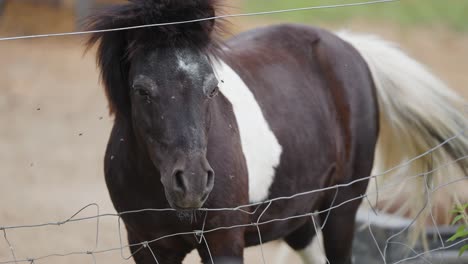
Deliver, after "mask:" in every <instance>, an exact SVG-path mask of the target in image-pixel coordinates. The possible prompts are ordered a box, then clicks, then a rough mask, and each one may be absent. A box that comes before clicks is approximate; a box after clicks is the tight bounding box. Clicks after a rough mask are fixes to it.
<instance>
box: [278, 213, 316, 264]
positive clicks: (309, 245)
mask: <svg viewBox="0 0 468 264" xmlns="http://www.w3.org/2000/svg"><path fill="white" fill-rule="evenodd" d="M314 219H315V225H316V226H317V228H320V227H319V225H320V224H319V219H317V218H314ZM316 226H314V221H312V218H309V219H308V220H307V222H306V223H305V224H304V225H302V226H301V227H299V228H298V229H297V230H295V231H294V232H292V233H291V234H289V235H288V236H287V237H285V238H284V241H285V242H286V243H287V244H288V245H289V246H290V247H291V248H292V249H293V250H295V251H296V252H297V253H298V254H299V256H300V257H301V259H302V262H303V263H304V264H316V263H319V260H318V259H319V257H320V252H316V249H315V247H313V243H314V237H315V236H316V235H317V233H316Z"/></svg>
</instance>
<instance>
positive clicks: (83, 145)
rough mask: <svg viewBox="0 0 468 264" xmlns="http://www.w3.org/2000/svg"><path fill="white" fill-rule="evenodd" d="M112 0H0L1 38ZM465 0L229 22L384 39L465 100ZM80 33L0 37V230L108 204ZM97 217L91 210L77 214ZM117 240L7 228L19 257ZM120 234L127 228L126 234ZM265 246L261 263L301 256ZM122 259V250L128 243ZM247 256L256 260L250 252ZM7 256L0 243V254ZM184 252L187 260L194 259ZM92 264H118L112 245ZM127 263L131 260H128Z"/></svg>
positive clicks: (97, 111) (234, 0)
mask: <svg viewBox="0 0 468 264" xmlns="http://www.w3.org/2000/svg"><path fill="white" fill-rule="evenodd" d="M356 1H358V0H341V1H339V0H314V1H310V0H289V1H284V0H245V1H241V0H229V1H225V2H226V5H227V7H226V12H229V13H245V12H255V11H268V10H277V9H287V8H298V7H305V6H311V5H314V6H318V5H332V4H340V3H341V4H342V3H352V2H356ZM114 2H124V1H112V0H106V1H105V0H99V1H98V0H96V1H90V0H80V1H74V0H0V36H1V37H8V36H20V35H30V34H44V33H56V32H69V31H73V30H76V29H79V26H78V25H79V21H80V20H81V18H83V17H84V16H86V14H88V13H89V11H90V10H91V9H93V8H98V7H100V6H104V5H107V4H111V3H114ZM467 14H468V1H467V0H450V1H441V0H401V1H397V2H394V3H384V4H377V5H372V6H357V7H346V8H333V9H323V10H312V11H302V12H294V13H284V14H279V15H268V16H258V17H248V18H247V17H243V18H236V19H232V20H230V21H231V24H230V32H232V34H235V33H236V32H240V31H243V30H247V29H251V28H254V27H257V26H262V25H268V24H273V23H281V22H295V23H306V24H313V25H317V26H321V27H325V28H328V29H330V30H338V29H348V30H353V31H358V32H367V33H372V34H376V35H379V36H382V37H384V38H386V39H388V40H390V41H393V42H395V43H398V44H399V45H400V46H401V47H402V49H404V50H405V51H407V52H408V53H409V54H411V55H412V56H413V57H415V58H416V59H418V60H419V61H421V62H423V63H425V64H426V65H427V66H428V67H429V68H431V69H432V70H433V72H435V73H436V74H437V75H438V76H439V77H440V78H442V79H443V80H444V81H445V82H447V83H448V84H449V85H450V86H451V87H453V89H454V90H456V91H458V92H459V93H460V94H461V96H465V97H467V96H468V88H467V84H468V74H467V72H468V71H467V70H468V16H467ZM84 41H85V38H84V37H83V36H75V37H53V38H43V39H31V40H14V41H1V42H0V69H1V71H0V226H13V225H23V224H35V223H43V222H57V221H59V220H65V219H67V218H68V217H70V216H71V215H73V214H74V213H75V212H76V211H78V210H79V209H80V208H82V207H83V206H85V205H87V204H89V203H98V204H99V205H100V212H101V213H108V212H113V207H112V205H111V204H110V200H109V197H108V194H107V189H106V187H105V184H104V178H103V170H102V159H103V154H104V149H105V145H106V141H107V138H108V135H109V130H110V127H111V124H112V119H111V118H110V117H109V116H108V111H107V104H106V101H105V99H104V95H103V91H102V88H101V87H100V85H99V83H98V72H97V70H96V67H95V64H94V52H93V51H90V52H89V53H87V54H84V49H83V43H84ZM96 213H97V210H96V207H90V208H88V209H86V210H85V211H83V212H82V213H81V214H80V216H91V215H95V214H96ZM97 231H99V232H98V234H99V236H98V238H99V239H98V245H97V247H98V248H99V249H107V248H113V247H118V246H119V237H118V225H117V219H115V218H103V219H101V223H100V225H99V229H98V230H96V221H86V222H80V223H70V224H67V225H64V226H61V227H41V228H34V229H19V230H12V231H8V232H7V235H8V238H9V241H10V243H11V244H12V246H13V247H14V252H15V255H16V257H17V258H29V257H37V256H42V255H48V254H51V253H66V252H73V251H87V250H93V249H94V247H95V242H96V233H97ZM122 232H123V233H125V232H124V231H123V230H122ZM278 247H281V245H280V244H279V243H273V244H270V245H267V246H266V249H265V250H266V252H267V254H266V255H265V256H266V258H267V262H268V263H281V262H282V261H284V260H285V259H287V260H288V263H299V262H298V259H297V258H296V257H294V256H292V255H287V253H285V252H283V250H280V252H281V254H283V253H284V255H283V256H285V259H281V258H280V257H278V250H277V248H278ZM124 254H125V255H128V253H127V252H126V251H125V252H124ZM246 258H247V261H246V263H260V262H261V258H262V256H261V251H260V250H259V249H258V248H254V249H249V250H248V251H247V257H246ZM11 259H12V255H11V251H10V249H9V245H8V244H7V242H6V240H4V239H0V262H2V261H8V260H11ZM197 261H198V257H197V256H196V255H191V256H190V258H189V259H188V260H187V262H186V263H198V262H197ZM96 262H97V263H121V262H122V263H123V262H124V261H123V260H122V258H121V256H120V253H119V252H118V251H116V252H109V253H106V254H102V255H97V256H96ZM127 262H128V263H132V261H131V260H129V261H127ZM35 263H36V264H37V263H72V264H73V263H93V259H92V258H91V256H86V255H85V256H70V257H55V258H49V259H47V260H44V261H43V262H41V261H38V262H35Z"/></svg>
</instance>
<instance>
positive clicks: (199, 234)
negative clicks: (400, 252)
mask: <svg viewBox="0 0 468 264" xmlns="http://www.w3.org/2000/svg"><path fill="white" fill-rule="evenodd" d="M461 135H462V134H459V135H456V136H454V137H452V138H450V139H448V140H446V141H445V142H443V143H441V144H440V145H438V146H435V147H434V148H432V149H430V150H428V151H427V152H425V153H423V154H421V155H419V156H417V157H414V158H413V159H410V160H408V161H407V162H404V163H402V164H400V165H398V166H396V167H394V168H392V169H390V170H387V171H386V172H384V173H380V174H377V175H371V176H368V177H364V178H362V179H359V180H356V181H353V182H350V183H347V184H338V185H334V186H331V187H327V188H322V189H316V190H311V191H307V192H302V193H297V194H294V195H291V196H288V197H278V198H274V199H270V200H267V201H264V202H259V203H252V204H247V205H241V206H238V207H233V208H202V209H199V211H200V212H203V213H204V219H203V225H202V229H201V230H193V231H189V232H180V233H173V234H168V235H164V236H161V237H156V238H154V239H152V240H149V241H141V242H139V243H134V244H124V242H123V238H122V232H121V229H122V216H126V215H130V214H141V213H145V212H171V211H175V210H174V209H172V208H161V209H158V208H147V209H142V210H135V211H126V212H120V213H107V214H100V207H99V205H98V204H96V203H93V204H89V205H86V206H84V207H83V208H81V209H80V210H78V211H77V212H76V213H75V214H73V215H72V216H71V217H69V218H67V219H65V220H63V221H59V222H48V223H40V224H31V225H18V226H4V227H0V231H2V232H3V237H4V240H5V241H6V243H7V245H8V247H9V251H10V253H11V259H10V260H8V261H0V264H14V263H34V262H36V261H39V260H45V259H48V258H52V257H68V256H77V255H89V256H90V257H91V260H92V261H93V263H96V258H95V256H96V255H98V254H103V253H108V252H116V251H120V253H121V258H122V260H124V261H127V260H129V259H131V258H132V257H133V255H130V256H125V255H124V250H125V249H129V248H130V247H139V249H138V250H136V251H134V253H133V254H137V253H138V252H140V251H142V250H148V251H149V252H150V253H151V255H152V256H153V257H154V261H155V263H159V262H158V260H157V257H156V256H157V252H154V251H153V249H152V248H151V244H153V243H156V242H158V241H161V240H163V239H167V238H171V237H177V236H185V235H193V236H195V237H196V238H197V242H198V243H199V244H205V246H206V247H207V251H208V252H209V256H210V259H211V261H213V257H212V255H211V251H210V248H209V244H208V241H207V239H206V237H205V235H206V234H209V233H213V232H217V231H221V230H230V229H235V228H245V227H255V228H256V229H257V232H258V237H259V241H260V250H261V254H262V261H263V263H267V262H266V260H265V255H264V252H263V242H262V241H263V239H262V234H261V232H260V228H259V227H260V226H262V225H266V224H271V223H275V222H282V221H289V220H293V219H298V218H305V217H311V218H312V221H313V223H314V228H315V229H316V231H317V233H319V231H321V230H323V228H324V227H325V225H326V221H327V219H328V215H327V216H326V218H325V220H324V223H322V225H321V226H320V225H318V224H317V223H316V222H315V217H318V216H319V215H320V214H325V213H327V214H329V213H330V212H331V211H332V210H334V209H336V208H339V207H341V206H344V205H346V204H348V203H351V202H354V201H358V200H363V201H364V202H367V204H368V205H369V207H370V208H371V209H372V210H369V214H371V213H372V214H377V209H375V208H374V205H373V204H372V203H371V201H370V199H369V196H372V195H375V194H377V193H378V192H382V191H385V190H391V189H392V188H393V187H395V186H396V185H400V184H402V181H401V180H398V182H395V180H394V181H393V182H392V180H389V181H388V182H389V184H386V185H383V186H381V187H379V189H377V190H376V191H374V192H368V193H366V194H362V195H360V196H357V197H354V198H352V199H349V200H346V201H343V202H341V203H338V204H335V202H336V201H335V199H333V202H332V204H331V205H330V206H329V207H328V208H327V209H324V210H321V211H315V212H309V213H305V214H300V215H292V216H288V217H283V218H276V219H270V220H265V221H262V217H263V216H264V215H265V213H266V212H267V211H268V209H269V208H270V206H271V205H272V204H273V203H274V202H278V201H283V200H290V199H294V198H297V197H302V196H307V195H311V194H315V193H320V192H325V191H330V190H335V198H336V196H337V194H338V192H339V189H340V188H345V187H349V186H352V185H353V184H356V183H359V182H361V181H365V180H370V179H375V178H379V177H383V176H385V175H386V174H387V173H390V172H392V171H394V170H397V169H399V168H401V167H403V166H408V165H410V164H411V163H412V162H414V161H415V160H417V159H419V158H422V157H424V156H426V155H431V154H432V152H434V151H437V150H438V149H440V148H443V147H444V145H446V144H449V143H450V142H451V141H453V140H455V139H456V138H457V137H459V136H461ZM467 158H468V154H467V155H465V156H463V157H460V158H458V159H457V160H455V161H452V162H448V163H445V164H443V165H442V166H439V167H438V168H433V169H432V170H430V171H428V172H424V173H421V174H417V175H412V176H409V177H405V179H404V180H403V183H404V182H406V181H411V180H416V179H418V178H426V177H427V175H429V174H431V173H433V172H435V171H437V170H440V169H442V168H445V167H447V166H451V165H454V164H456V163H457V162H459V161H461V160H463V159H467ZM465 180H468V175H465V176H464V177H460V178H458V179H456V180H453V181H450V182H446V183H444V184H441V185H440V186H436V187H433V188H429V186H426V202H425V204H424V206H423V208H421V211H420V213H422V211H423V210H425V209H427V207H428V206H429V203H430V197H431V194H433V193H434V192H436V191H438V190H439V189H441V188H445V187H447V186H449V185H451V184H456V183H458V182H461V181H465ZM262 207H264V208H263V209H262V211H261V213H260V214H259V216H258V218H257V219H256V221H253V222H251V223H239V224H237V225H230V226H219V227H216V228H213V229H205V223H206V221H207V219H208V217H209V216H208V213H209V212H220V211H237V212H241V213H244V214H248V215H254V214H256V213H258V212H260V211H259V210H260V208H262ZM90 208H95V210H96V214H95V215H93V216H88V217H78V216H79V215H80V214H82V213H83V212H84V211H86V210H88V209H90ZM248 208H255V209H253V210H248ZM419 215H420V214H418V215H417V216H416V217H415V218H414V219H412V220H411V221H410V223H409V224H408V225H407V226H405V227H404V228H403V229H402V230H400V231H399V232H397V233H395V234H394V235H392V236H390V237H389V238H388V239H387V241H386V243H385V247H384V248H381V247H380V246H379V244H378V243H377V239H376V237H375V236H374V234H373V231H372V226H371V223H370V221H369V223H368V228H369V233H370V234H371V236H372V238H373V240H374V243H375V246H376V247H377V248H378V250H379V252H380V254H381V257H382V263H387V260H386V259H387V253H388V252H387V251H388V247H389V245H392V244H398V245H403V246H405V247H407V248H408V249H409V250H410V251H412V252H413V253H414V256H410V257H407V258H404V259H401V260H400V261H398V262H395V264H396V263H402V262H404V261H409V260H412V259H415V258H419V259H422V260H423V261H424V262H426V263H431V262H430V261H429V260H427V259H425V258H424V257H425V255H427V254H429V253H433V252H437V251H441V250H446V249H450V248H453V247H455V246H458V245H460V244H463V243H465V242H466V241H467V240H468V238H467V239H464V240H460V241H458V242H456V243H452V244H450V245H446V244H445V242H444V240H443V239H442V235H441V233H440V231H439V230H438V228H437V225H434V226H435V228H436V232H437V236H438V238H439V240H440V243H441V247H439V248H436V249H431V250H428V251H425V252H417V251H416V250H415V249H413V248H412V247H411V246H410V245H407V244H404V243H402V242H398V241H392V240H393V239H394V238H396V237H397V236H399V235H401V234H403V233H404V232H405V231H407V230H409V229H410V228H411V227H412V225H413V224H414V223H415V222H416V220H417V218H418V217H419ZM104 217H113V218H117V221H118V229H119V234H118V235H119V242H120V246H119V247H114V248H107V249H98V244H99V234H100V232H99V229H100V219H101V218H104ZM431 218H432V221H434V223H435V218H434V216H433V215H431ZM89 220H95V221H96V235H95V243H94V245H93V249H92V250H84V251H77V252H69V253H63V254H60V253H55V254H49V255H44V256H38V257H33V258H24V259H18V258H17V255H16V253H15V247H14V245H13V244H12V243H11V241H10V240H9V239H8V232H12V231H14V230H18V229H31V228H40V227H46V226H58V227H59V226H63V225H66V224H70V223H73V222H81V221H89ZM321 249H322V250H323V246H321ZM323 254H324V253H323ZM324 255H325V254H324ZM327 261H328V260H327Z"/></svg>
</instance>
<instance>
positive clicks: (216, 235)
mask: <svg viewBox="0 0 468 264" xmlns="http://www.w3.org/2000/svg"><path fill="white" fill-rule="evenodd" d="M244 247H245V242H244V230H243V229H241V230H235V229H232V230H225V231H216V232H213V233H207V234H205V235H204V237H203V238H201V243H200V247H199V248H198V253H199V254H200V257H201V258H202V261H203V263H205V264H213V263H214V264H242V263H244Z"/></svg>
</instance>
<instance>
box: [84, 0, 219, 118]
mask: <svg viewBox="0 0 468 264" xmlns="http://www.w3.org/2000/svg"><path fill="white" fill-rule="evenodd" d="M217 5H218V3H217V1H216V0H129V3H127V4H121V5H114V6H111V7H108V8H105V9H103V10H101V11H99V12H97V13H95V14H94V15H92V16H90V17H89V18H88V19H87V20H86V24H85V25H86V29H87V30H93V31H94V30H106V29H115V28H124V27H133V26H141V25H149V24H160V23H167V22H177V21H186V20H196V19H203V18H209V17H213V16H215V14H216V12H217ZM217 28H219V23H217V22H215V20H208V21H202V22H195V23H186V24H176V25H166V26H154V27H146V28H138V29H131V30H122V31H112V32H98V33H93V34H91V36H90V38H89V39H88V41H87V47H88V48H91V47H92V46H94V45H95V44H98V49H97V64H98V66H99V68H100V70H101V79H102V82H103V84H104V86H105V90H106V94H107V97H108V100H109V108H110V112H111V113H113V114H118V113H120V112H125V111H126V110H128V109H129V98H128V96H127V95H128V93H127V87H126V86H127V85H128V80H127V75H128V70H129V63H128V61H129V59H130V58H131V56H132V54H134V53H135V52H136V51H138V50H140V49H151V48H158V47H174V48H180V47H189V48H193V49H197V50H200V51H203V52H210V53H213V54H215V53H216V51H218V50H219V48H218V47H219V45H218V44H219V41H218V40H217V34H215V32H217V30H216V29H217Z"/></svg>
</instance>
